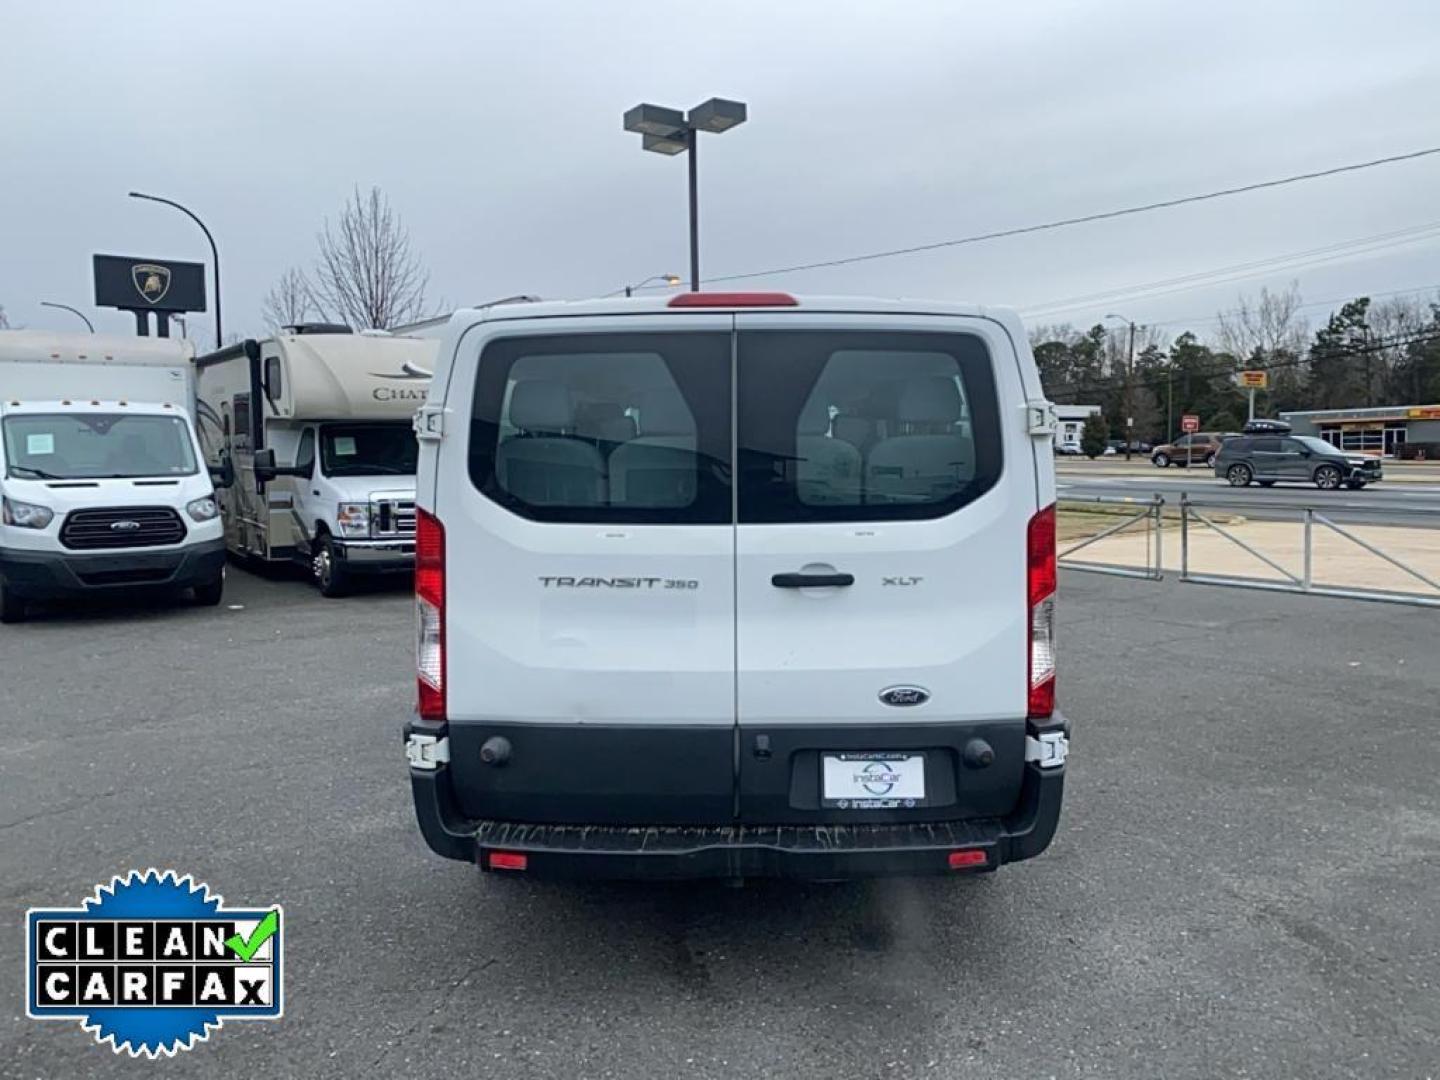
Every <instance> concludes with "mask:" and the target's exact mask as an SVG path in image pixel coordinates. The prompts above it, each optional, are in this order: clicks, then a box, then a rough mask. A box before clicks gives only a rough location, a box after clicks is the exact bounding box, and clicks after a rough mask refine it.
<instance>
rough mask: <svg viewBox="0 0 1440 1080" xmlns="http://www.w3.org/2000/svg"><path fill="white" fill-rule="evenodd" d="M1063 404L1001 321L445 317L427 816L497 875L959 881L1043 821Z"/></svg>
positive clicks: (556, 306) (771, 300) (716, 299)
mask: <svg viewBox="0 0 1440 1080" xmlns="http://www.w3.org/2000/svg"><path fill="white" fill-rule="evenodd" d="M1053 430H1054V410H1053V409H1052V408H1051V407H1050V406H1049V404H1048V403H1046V402H1045V400H1044V396H1043V393H1042V391H1041V387H1040V380H1039V376H1038V374H1037V372H1036V368H1035V363H1034V361H1033V359H1032V357H1031V355H1030V350H1029V348H1028V346H1027V345H1026V340H1025V334H1024V332H1023V330H1022V328H1021V325H1020V322H1019V320H1018V319H1017V318H1016V316H1014V315H1013V314H1011V313H1009V312H1005V311H995V310H989V309H983V308H975V307H960V306H952V305H944V304H930V303H910V302H904V301H888V300H874V301H872V300H856V299H843V300H841V299H831V298H805V297H801V298H795V297H792V296H789V295H786V294H779V293H692V294H685V295H680V296H676V297H674V298H673V299H671V300H669V301H668V302H667V301H666V300H665V299H664V298H658V299H642V300H620V301H588V302H582V303H537V304H532V305H527V306H525V307H515V308H498V307H497V308H491V309H489V310H486V311H468V312H459V313H457V314H456V315H455V316H454V317H453V318H452V320H451V323H450V329H449V334H448V336H447V337H446V338H444V339H443V341H442V342H441V347H440V350H439V355H438V357H437V360H436V368H435V372H434V379H433V381H432V384H431V387H430V393H429V399H428V401H427V403H426V404H425V405H424V406H423V408H422V409H421V412H420V414H419V415H418V416H417V417H416V431H417V434H418V436H419V439H420V462H419V474H418V485H417V496H416V500H417V532H416V594H417V601H416V602H417V635H418V642H417V646H418V669H419V670H418V676H419V678H418V690H419V701H418V713H417V715H416V716H415V717H414V718H413V719H412V720H411V721H410V722H409V723H408V724H407V725H406V728H405V741H406V757H407V759H408V761H409V765H410V779H411V786H412V791H413V795H414V800H415V809H416V814H417V816H418V819H419V824H420V829H421V832H422V834H423V835H424V837H425V839H426V841H427V842H428V843H429V845H430V847H431V848H432V849H433V850H435V851H436V852H438V853H439V854H441V855H445V856H448V857H451V858H455V859H464V860H469V861H474V862H477V863H478V864H479V865H480V866H481V868H483V869H485V870H487V871H502V870H503V871H509V872H525V873H531V874H535V875H554V876H579V875H595V876H603V877H628V878H643V877H659V878H674V877H726V878H744V877H750V876H769V875H781V876H795V877H808V878H847V877H857V876H868V875H878V874H928V873H937V874H949V873H954V872H968V871H985V870H993V869H995V868H996V867H998V866H999V865H1000V864H1001V863H1005V862H1012V861H1016V860H1019V859H1025V858H1029V857H1030V856H1033V855H1036V854H1038V853H1039V852H1041V851H1042V850H1044V848H1045V847H1046V846H1047V845H1048V844H1049V842H1050V839H1051V836H1052V835H1053V833H1054V831H1055V827H1056V822H1057V820H1058V818H1059V813H1060V802H1061V793H1062V787H1063V784H1064V775H1065V758H1066V753H1067V749H1068V745H1069V743H1068V731H1069V729H1068V723H1067V721H1066V720H1065V719H1064V718H1063V717H1062V716H1061V714H1060V713H1059V712H1057V711H1056V709H1055V653H1054V645H1053V643H1054V596H1055V587H1056V567H1055V518H1054V500H1055V486H1054V465H1053V455H1052V450H1051V440H1052V435H1053Z"/></svg>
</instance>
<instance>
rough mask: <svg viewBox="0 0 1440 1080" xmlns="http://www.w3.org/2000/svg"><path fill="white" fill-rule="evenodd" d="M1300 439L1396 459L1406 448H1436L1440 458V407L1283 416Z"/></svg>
mask: <svg viewBox="0 0 1440 1080" xmlns="http://www.w3.org/2000/svg"><path fill="white" fill-rule="evenodd" d="M1280 419H1282V420H1285V421H1287V422H1289V423H1290V425H1291V426H1292V427H1293V428H1294V429H1295V434H1297V435H1318V436H1320V438H1322V439H1324V440H1325V441H1326V442H1328V443H1332V444H1333V445H1335V446H1338V447H1339V448H1340V449H1341V450H1351V451H1356V452H1359V453H1366V454H1384V455H1385V456H1386V457H1394V456H1395V455H1396V454H1397V453H1399V450H1400V448H1401V447H1402V446H1405V445H1407V444H1409V445H1414V444H1416V443H1420V444H1425V446H1426V449H1427V450H1429V447H1430V446H1431V445H1433V446H1434V447H1436V449H1435V450H1431V451H1429V452H1428V453H1426V455H1425V456H1426V457H1430V458H1440V405H1385V406H1378V407H1376V408H1370V409H1314V410H1309V411H1306V412H1282V413H1281V414H1280Z"/></svg>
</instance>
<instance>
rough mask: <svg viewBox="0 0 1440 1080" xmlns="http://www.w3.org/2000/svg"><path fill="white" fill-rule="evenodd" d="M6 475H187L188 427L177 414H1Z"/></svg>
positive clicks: (190, 461) (191, 459)
mask: <svg viewBox="0 0 1440 1080" xmlns="http://www.w3.org/2000/svg"><path fill="white" fill-rule="evenodd" d="M5 460H6V462H7V463H8V471H9V475H10V476H15V477H21V478H24V479H37V480H79V479H104V478H109V477H131V476H190V475H192V474H194V473H195V471H196V464H195V452H194V449H193V447H192V444H191V440H190V428H189V426H188V425H187V424H186V422H185V420H184V419H183V418H182V417H179V416H135V415H133V414H127V413H88V412H87V413H32V414H26V415H21V416H8V417H6V418H5Z"/></svg>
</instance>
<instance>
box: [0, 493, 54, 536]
mask: <svg viewBox="0 0 1440 1080" xmlns="http://www.w3.org/2000/svg"><path fill="white" fill-rule="evenodd" d="M4 515H5V524H6V525H15V526H18V527H19V528H22V529H43V528H45V526H46V525H49V524H50V522H51V521H52V520H53V519H54V517H55V511H54V510H51V509H50V508H49V507H48V506H36V505H35V504H34V503H27V502H21V501H20V500H19V499H6V500H5V507H4Z"/></svg>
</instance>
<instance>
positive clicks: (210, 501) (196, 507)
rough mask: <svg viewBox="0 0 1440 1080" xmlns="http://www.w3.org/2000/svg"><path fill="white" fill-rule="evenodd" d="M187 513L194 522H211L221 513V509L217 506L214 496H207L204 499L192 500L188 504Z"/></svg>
mask: <svg viewBox="0 0 1440 1080" xmlns="http://www.w3.org/2000/svg"><path fill="white" fill-rule="evenodd" d="M185 512H186V513H187V514H189V515H190V517H191V519H192V520H194V521H209V520H210V519H211V518H213V517H214V516H215V515H216V514H218V513H219V512H220V508H219V507H218V506H216V505H215V499H214V497H213V496H210V495H206V496H205V497H204V498H203V499H191V500H190V501H189V502H188V503H186V504H185Z"/></svg>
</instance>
